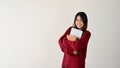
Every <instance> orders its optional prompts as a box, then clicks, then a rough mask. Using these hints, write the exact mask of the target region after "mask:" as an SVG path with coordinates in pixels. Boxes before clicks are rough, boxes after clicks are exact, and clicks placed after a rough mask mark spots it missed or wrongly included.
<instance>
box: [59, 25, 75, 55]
mask: <svg viewBox="0 0 120 68" xmlns="http://www.w3.org/2000/svg"><path fill="white" fill-rule="evenodd" d="M70 30H71V27H69V28H68V29H67V31H66V32H65V33H64V34H63V35H62V37H60V39H59V41H58V42H59V45H60V48H61V50H62V52H64V53H67V54H70V55H73V49H72V48H71V47H70V46H69V45H68V44H65V41H64V39H65V38H66V35H68V34H69V32H70Z"/></svg>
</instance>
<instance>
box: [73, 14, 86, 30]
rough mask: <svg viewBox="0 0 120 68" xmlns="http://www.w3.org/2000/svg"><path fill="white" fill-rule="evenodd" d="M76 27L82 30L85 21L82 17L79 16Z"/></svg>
mask: <svg viewBox="0 0 120 68" xmlns="http://www.w3.org/2000/svg"><path fill="white" fill-rule="evenodd" d="M75 25H76V26H77V28H79V29H81V28H82V27H83V26H84V23H83V21H82V20H81V17H80V16H77V18H76V21H75Z"/></svg>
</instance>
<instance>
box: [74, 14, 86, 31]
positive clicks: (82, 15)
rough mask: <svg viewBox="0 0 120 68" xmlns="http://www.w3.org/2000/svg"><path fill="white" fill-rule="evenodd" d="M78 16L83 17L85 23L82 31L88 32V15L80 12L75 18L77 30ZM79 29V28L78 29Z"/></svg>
mask: <svg viewBox="0 0 120 68" xmlns="http://www.w3.org/2000/svg"><path fill="white" fill-rule="evenodd" d="M77 16H80V17H81V20H82V22H83V23H84V26H83V27H82V29H81V30H82V31H83V32H84V31H86V30H87V25H88V18H87V15H86V13H85V12H78V13H77V14H76V16H75V19H74V24H73V27H75V28H77V26H76V24H75V22H76V19H77ZM77 29H78V28H77Z"/></svg>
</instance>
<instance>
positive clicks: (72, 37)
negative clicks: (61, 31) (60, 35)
mask: <svg viewBox="0 0 120 68" xmlns="http://www.w3.org/2000/svg"><path fill="white" fill-rule="evenodd" d="M67 39H68V40H69V41H76V40H77V37H76V36H75V35H67Z"/></svg>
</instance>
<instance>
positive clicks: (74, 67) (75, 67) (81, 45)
mask: <svg viewBox="0 0 120 68" xmlns="http://www.w3.org/2000/svg"><path fill="white" fill-rule="evenodd" d="M71 28H72V27H69V28H68V29H67V31H66V32H65V33H64V34H63V36H62V37H61V38H60V39H59V45H60V48H61V50H62V52H63V53H64V57H63V62H62V68H85V58H86V52H87V44H88V41H89V38H90V36H91V33H90V32H89V31H85V32H84V33H83V35H82V37H81V38H80V39H78V40H77V41H69V40H67V38H66V35H69V33H70V30H71ZM74 50H78V51H79V54H77V55H75V54H73V51H74Z"/></svg>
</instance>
